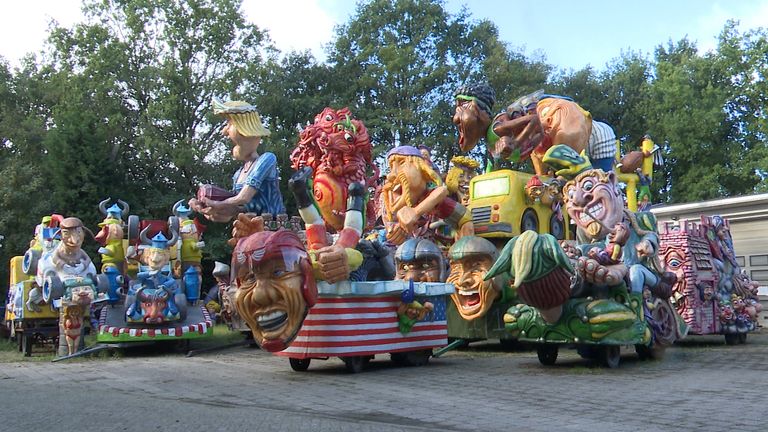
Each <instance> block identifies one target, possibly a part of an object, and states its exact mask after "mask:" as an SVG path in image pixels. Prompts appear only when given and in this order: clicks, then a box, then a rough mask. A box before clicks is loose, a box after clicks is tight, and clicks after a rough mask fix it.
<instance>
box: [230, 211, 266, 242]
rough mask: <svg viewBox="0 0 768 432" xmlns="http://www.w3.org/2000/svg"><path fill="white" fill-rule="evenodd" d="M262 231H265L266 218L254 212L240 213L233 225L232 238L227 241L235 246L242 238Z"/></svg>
mask: <svg viewBox="0 0 768 432" xmlns="http://www.w3.org/2000/svg"><path fill="white" fill-rule="evenodd" d="M261 231H264V219H263V218H262V217H261V216H256V215H254V214H253V213H240V214H239V215H237V220H236V221H235V223H234V224H233V225H232V238H231V239H229V240H228V241H227V244H229V245H230V246H232V247H235V246H236V245H237V241H238V240H240V239H241V238H243V237H248V236H249V235H251V234H253V233H257V232H261Z"/></svg>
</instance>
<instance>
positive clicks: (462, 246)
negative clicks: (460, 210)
mask: <svg viewBox="0 0 768 432" xmlns="http://www.w3.org/2000/svg"><path fill="white" fill-rule="evenodd" d="M448 256H449V258H450V260H451V272H450V274H449V275H448V279H447V280H446V282H448V283H452V284H453V285H454V286H455V287H456V292H455V293H454V294H451V300H453V303H454V304H455V305H456V309H457V310H458V312H459V315H461V317H462V318H464V319H465V320H473V319H475V318H479V317H482V316H483V315H485V314H486V313H487V312H488V309H490V308H491V305H493V302H494V301H496V299H497V298H499V296H500V293H501V288H502V281H501V280H500V278H501V277H500V276H497V277H495V278H493V279H490V280H487V281H484V280H483V279H484V278H485V275H486V274H487V273H488V270H489V269H490V268H491V267H492V266H493V263H494V262H495V261H496V258H497V256H498V252H497V250H496V247H495V246H494V245H493V243H491V242H489V241H488V240H486V239H484V238H481V237H475V236H466V237H462V238H460V239H458V240H457V241H456V243H454V244H453V246H452V247H451V249H450V251H449V252H448Z"/></svg>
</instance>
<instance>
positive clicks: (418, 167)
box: [382, 146, 474, 245]
mask: <svg viewBox="0 0 768 432" xmlns="http://www.w3.org/2000/svg"><path fill="white" fill-rule="evenodd" d="M387 162H388V163H389V169H390V171H389V174H388V175H387V178H386V181H385V182H384V185H383V186H382V195H383V196H384V209H385V211H384V214H383V216H382V219H383V220H384V223H385V226H386V228H387V240H389V241H390V242H392V243H394V244H396V245H399V244H402V243H403V242H404V241H405V240H406V238H407V237H409V236H410V235H412V234H413V233H414V231H415V230H416V229H417V228H418V226H419V225H420V224H421V223H422V221H421V219H422V217H423V216H427V215H429V214H433V215H434V216H436V217H438V218H440V219H443V220H445V222H446V223H447V224H448V225H449V226H451V227H453V228H456V229H457V231H458V232H459V235H458V236H459V237H461V236H464V235H472V234H474V227H473V225H472V220H471V215H470V213H469V212H467V209H466V208H465V207H464V206H463V205H461V204H459V203H458V202H456V201H454V200H453V199H451V198H448V188H447V187H446V186H445V185H444V184H443V181H442V179H441V178H440V175H438V174H437V173H436V172H435V170H433V169H432V167H431V166H430V165H429V163H428V162H427V161H425V160H424V158H423V157H422V155H421V152H420V151H419V149H417V148H416V147H412V146H400V147H395V148H393V149H392V150H390V151H389V153H388V154H387Z"/></svg>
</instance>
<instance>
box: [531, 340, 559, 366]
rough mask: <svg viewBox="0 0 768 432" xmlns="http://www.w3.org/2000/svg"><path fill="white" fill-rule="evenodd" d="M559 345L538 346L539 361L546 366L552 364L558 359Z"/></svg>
mask: <svg viewBox="0 0 768 432" xmlns="http://www.w3.org/2000/svg"><path fill="white" fill-rule="evenodd" d="M557 352H558V347H557V345H554V344H542V345H539V346H538V347H537V348H536V355H537V356H538V357H539V363H541V364H543V365H544V366H552V365H554V364H555V362H556V361H557Z"/></svg>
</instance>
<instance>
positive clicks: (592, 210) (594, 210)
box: [579, 203, 603, 222]
mask: <svg viewBox="0 0 768 432" xmlns="http://www.w3.org/2000/svg"><path fill="white" fill-rule="evenodd" d="M602 212H603V205H602V204H601V203H597V204H595V205H593V206H592V207H587V208H585V209H584V211H583V212H582V213H581V217H580V218H579V219H580V220H581V221H582V222H591V221H592V220H593V219H592V218H591V217H589V215H592V216H594V217H596V218H599V216H598V215H599V214H600V213H602ZM587 213H589V214H587Z"/></svg>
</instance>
